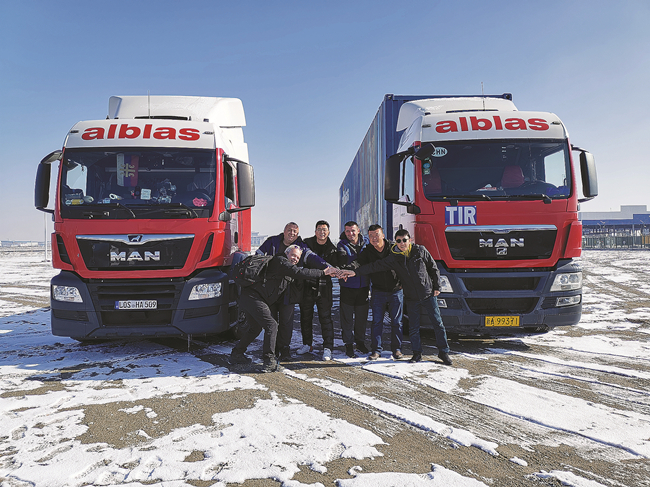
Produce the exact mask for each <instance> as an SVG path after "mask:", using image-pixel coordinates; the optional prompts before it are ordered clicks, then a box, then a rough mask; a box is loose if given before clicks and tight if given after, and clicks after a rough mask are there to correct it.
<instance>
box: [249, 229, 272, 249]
mask: <svg viewBox="0 0 650 487" xmlns="http://www.w3.org/2000/svg"><path fill="white" fill-rule="evenodd" d="M267 237H268V235H260V234H259V232H252V233H251V247H255V248H257V247H259V246H260V245H262V244H263V243H264V240H266V239H267Z"/></svg>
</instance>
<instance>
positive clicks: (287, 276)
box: [230, 245, 337, 372]
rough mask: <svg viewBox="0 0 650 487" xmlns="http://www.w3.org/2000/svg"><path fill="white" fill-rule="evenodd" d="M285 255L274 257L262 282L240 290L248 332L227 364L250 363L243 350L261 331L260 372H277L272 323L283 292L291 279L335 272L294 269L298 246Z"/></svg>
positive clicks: (333, 273) (298, 255)
mask: <svg viewBox="0 0 650 487" xmlns="http://www.w3.org/2000/svg"><path fill="white" fill-rule="evenodd" d="M285 254H286V257H285V256H284V255H276V256H275V257H273V258H272V259H271V260H270V261H269V263H268V265H267V268H266V273H265V275H264V279H262V280H260V281H259V282H256V283H255V284H253V285H252V286H248V287H243V288H242V294H241V296H240V299H239V306H240V308H241V309H242V310H243V311H244V312H245V313H246V319H247V321H248V325H249V326H248V330H247V331H246V333H245V335H244V336H243V337H242V339H241V340H239V342H238V343H237V345H235V347H234V348H233V349H232V352H231V354H230V363H232V364H242V363H249V362H250V361H251V360H250V359H249V358H248V357H246V355H244V352H246V348H247V347H248V346H249V345H250V344H251V343H252V341H253V340H255V338H257V336H258V335H259V334H260V332H261V331H262V329H263V330H264V346H263V349H262V355H263V359H264V366H263V368H262V371H263V372H275V371H276V370H278V362H277V359H276V357H275V341H276V337H277V333H278V322H277V321H276V320H275V318H274V316H275V313H274V311H273V310H274V308H275V307H276V305H278V302H280V301H282V299H283V297H284V291H285V290H286V289H287V286H288V285H289V282H290V281H291V279H300V280H304V279H307V278H319V277H322V276H323V275H328V276H331V275H335V274H336V272H337V269H336V268H334V267H328V268H327V269H325V270H324V271H322V270H320V269H303V268H300V267H297V266H296V264H297V263H298V262H299V261H300V257H301V255H302V249H301V248H300V247H299V246H298V245H290V246H289V247H287V249H286V250H285Z"/></svg>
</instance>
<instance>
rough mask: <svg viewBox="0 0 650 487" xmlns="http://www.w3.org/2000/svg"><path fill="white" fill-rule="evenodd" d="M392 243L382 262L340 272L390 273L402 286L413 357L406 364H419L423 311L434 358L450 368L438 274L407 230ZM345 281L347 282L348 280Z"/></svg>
mask: <svg viewBox="0 0 650 487" xmlns="http://www.w3.org/2000/svg"><path fill="white" fill-rule="evenodd" d="M395 242H396V244H395V245H394V246H393V248H392V250H391V254H390V255H389V256H388V257H386V258H385V259H381V260H378V261H376V262H373V263H371V264H366V265H364V266H362V267H359V268H358V269H356V271H343V273H342V274H343V275H342V276H340V277H345V276H353V275H354V274H355V272H356V273H357V274H359V275H362V276H363V275H368V274H372V273H373V272H377V271H382V270H390V269H392V270H394V271H395V272H396V273H397V277H399V280H400V282H401V283H402V289H403V290H404V299H405V300H406V306H407V308H408V316H409V337H410V339H411V350H412V351H413V357H411V359H410V360H409V362H421V361H422V342H421V340H420V313H421V310H422V309H425V310H426V311H427V313H428V315H429V318H430V319H431V322H432V324H433V330H434V332H435V334H436V346H437V347H438V357H439V358H440V360H442V361H443V363H444V364H445V365H451V363H452V362H451V359H450V358H449V344H448V343H447V332H446V330H445V325H444V324H443V322H442V317H441V316H440V309H439V308H438V299H437V297H436V296H438V295H439V294H440V271H439V270H438V266H437V265H436V261H435V260H433V257H431V254H430V253H429V251H428V250H427V249H426V247H424V245H417V244H415V243H412V242H411V235H410V234H409V232H408V230H405V229H402V230H398V231H397V232H395ZM348 280H349V279H348Z"/></svg>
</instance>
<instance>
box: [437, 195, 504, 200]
mask: <svg viewBox="0 0 650 487" xmlns="http://www.w3.org/2000/svg"><path fill="white" fill-rule="evenodd" d="M427 198H429V199H430V200H439V201H458V200H464V201H473V200H484V201H492V198H491V197H489V196H488V195H486V194H461V195H446V196H442V195H441V196H436V195H429V196H427Z"/></svg>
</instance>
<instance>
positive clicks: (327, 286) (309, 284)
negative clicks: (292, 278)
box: [297, 220, 337, 360]
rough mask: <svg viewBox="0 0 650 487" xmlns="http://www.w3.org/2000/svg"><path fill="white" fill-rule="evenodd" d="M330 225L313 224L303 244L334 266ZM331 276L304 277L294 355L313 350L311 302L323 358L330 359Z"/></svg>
mask: <svg viewBox="0 0 650 487" xmlns="http://www.w3.org/2000/svg"><path fill="white" fill-rule="evenodd" d="M329 235H330V224H329V223H328V222H326V221H325V220H320V221H318V222H317V223H316V231H315V235H314V236H313V237H309V238H306V239H305V240H304V242H305V244H306V245H307V247H309V248H310V249H311V251H312V252H313V253H315V254H316V255H318V256H319V257H320V258H321V259H323V260H324V261H326V262H327V263H328V264H332V265H336V264H337V259H336V256H337V254H336V246H335V245H334V244H333V243H332V241H331V240H330V237H329ZM332 303H333V297H332V278H331V277H329V276H323V277H321V278H319V279H307V280H306V281H305V282H304V287H303V296H302V300H301V301H300V331H301V333H302V343H303V345H302V347H300V348H299V349H298V351H297V353H298V355H304V354H306V353H310V352H313V351H314V347H313V342H314V323H313V322H314V304H315V305H316V308H317V309H318V320H319V321H320V329H321V334H322V336H323V360H332V350H333V349H334V322H333V321H332Z"/></svg>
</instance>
